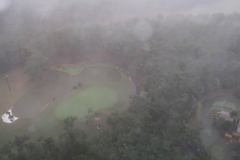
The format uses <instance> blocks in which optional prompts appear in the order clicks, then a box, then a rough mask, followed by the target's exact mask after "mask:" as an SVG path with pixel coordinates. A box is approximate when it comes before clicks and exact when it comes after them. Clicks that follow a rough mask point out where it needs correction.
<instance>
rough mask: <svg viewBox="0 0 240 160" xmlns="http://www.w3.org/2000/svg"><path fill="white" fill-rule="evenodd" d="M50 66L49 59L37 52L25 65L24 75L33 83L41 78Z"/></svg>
mask: <svg viewBox="0 0 240 160" xmlns="http://www.w3.org/2000/svg"><path fill="white" fill-rule="evenodd" d="M48 64H49V63H48V58H47V57H46V56H43V55H42V53H40V52H37V51H35V53H33V54H32V55H31V56H30V57H29V59H28V60H27V62H26V64H25V65H24V72H23V73H24V74H27V75H28V76H29V78H30V81H32V82H33V81H34V80H35V79H36V78H41V76H42V74H43V71H46V69H47V66H48Z"/></svg>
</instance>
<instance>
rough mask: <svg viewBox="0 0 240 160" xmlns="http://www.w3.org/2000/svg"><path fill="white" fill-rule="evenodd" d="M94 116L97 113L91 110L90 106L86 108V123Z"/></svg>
mask: <svg viewBox="0 0 240 160" xmlns="http://www.w3.org/2000/svg"><path fill="white" fill-rule="evenodd" d="M95 116H98V114H97V113H96V112H94V111H93V110H92V108H88V115H86V116H85V118H86V124H88V123H89V122H90V120H91V119H92V118H93V117H95Z"/></svg>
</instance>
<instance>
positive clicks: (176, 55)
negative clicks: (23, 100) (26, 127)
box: [0, 0, 240, 160]
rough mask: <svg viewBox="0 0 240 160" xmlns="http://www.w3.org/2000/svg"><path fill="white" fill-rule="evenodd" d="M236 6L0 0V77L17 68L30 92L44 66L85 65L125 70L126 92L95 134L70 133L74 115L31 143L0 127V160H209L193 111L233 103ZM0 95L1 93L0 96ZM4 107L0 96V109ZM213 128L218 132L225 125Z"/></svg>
mask: <svg viewBox="0 0 240 160" xmlns="http://www.w3.org/2000/svg"><path fill="white" fill-rule="evenodd" d="M239 6H240V1H238V0H229V1H225V0H202V1H198V0H177V1H173V0H172V1H166V0H121V1H120V0H119V1H117V0H88V1H86V0H68V1H66V0H65V1H64V0H41V1H36V0H21V1H20V0H0V73H1V75H6V74H8V73H9V72H10V71H13V70H18V71H19V70H20V71H21V73H23V74H24V75H26V76H27V77H28V78H29V80H28V82H27V84H31V85H33V86H34V85H35V84H36V86H37V85H38V81H41V80H44V79H45V77H46V75H47V73H48V71H50V70H51V67H52V66H59V65H60V66H61V64H79V63H83V62H89V61H94V62H101V63H112V64H115V65H116V66H118V67H120V68H122V69H124V70H126V71H127V72H126V76H127V77H129V79H131V80H132V81H133V83H134V86H135V88H136V92H135V93H134V94H132V95H131V96H130V106H128V109H127V110H126V111H125V112H121V113H120V112H118V111H114V112H111V113H110V111H109V112H107V115H106V120H105V121H104V123H103V124H102V127H103V128H104V125H106V126H108V127H105V129H102V131H101V133H100V130H99V133H97V134H96V135H91V136H88V133H85V131H83V130H82V129H81V127H79V126H78V125H75V126H74V122H77V124H79V123H80V120H77V117H75V115H72V116H71V117H68V118H66V119H64V120H61V121H60V120H57V122H58V124H59V126H61V130H59V129H56V131H59V134H57V135H53V134H49V135H47V134H45V132H44V131H42V132H41V133H42V134H43V135H44V136H43V137H39V138H38V139H37V137H35V136H36V135H34V134H33V133H30V132H29V133H28V132H27V133H26V134H25V132H21V133H19V134H17V133H16V135H15V136H10V135H8V132H7V131H3V128H4V127H6V126H5V125H3V124H0V136H1V137H2V138H0V144H1V145H0V147H2V148H1V150H0V159H3V160H5V159H6V160H8V159H10V160H44V159H46V160H47V159H49V160H57V159H58V160H59V159H62V160H80V159H81V160H101V159H102V160H157V159H159V160H160V159H161V160H210V159H214V158H215V159H218V158H219V157H218V156H215V155H214V154H213V153H212V152H211V151H208V150H207V149H206V148H205V146H204V144H203V140H202V139H201V134H200V133H201V130H202V126H201V122H200V120H199V114H200V113H199V112H201V103H203V101H204V100H203V97H204V96H208V95H211V94H215V93H216V92H217V91H228V90H231V91H232V95H233V96H235V97H236V98H240V14H239V13H238V10H239ZM119 70H120V69H119ZM50 73H52V72H50ZM3 79H4V78H3ZM9 79H10V78H9ZM0 82H1V83H2V82H3V80H2V81H1V79H0ZM75 85H76V84H75ZM84 85H85V84H84V83H83V84H82V83H79V84H78V86H73V88H74V90H77V89H79V88H81V87H82V86H84ZM0 86H1V85H0ZM4 86H5V79H4ZM1 87H2V86H1ZM9 89H10V88H9ZM1 90H4V89H1ZM12 92H14V89H13V91H12ZM224 93H225V92H224ZM0 95H3V97H4V96H5V97H7V96H10V94H9V93H7V90H6V89H5V90H4V93H1V94H0ZM55 99H57V98H56V97H53V101H55ZM9 101H10V100H9ZM7 104H8V102H5V101H4V99H3V98H2V99H1V98H0V107H1V108H4V109H6V108H7V107H8V108H9V106H7ZM119 107H120V106H119ZM2 110H3V109H2ZM2 110H1V109H0V111H1V114H4V112H5V111H2ZM93 112H94V111H92V110H90V109H88V111H86V114H87V116H88V118H87V120H86V124H84V125H86V126H87V125H89V124H88V123H90V125H91V124H92V122H90V120H91V119H92V118H93V117H94V116H95V115H93ZM235 112H237V111H235ZM9 115H10V114H9ZM236 118H237V115H235V120H234V121H233V123H231V124H229V126H231V125H232V126H236V125H237V119H236ZM39 121H40V119H39ZM78 122H79V123H78ZM1 123H2V122H1ZM14 123H15V122H13V124H14ZM216 124H217V125H216V126H217V129H218V131H219V134H221V135H224V134H225V132H227V131H229V130H230V129H229V128H231V127H229V126H227V127H226V123H225V122H221V124H220V122H219V123H218V122H216ZM56 126H57V125H56ZM223 126H224V127H223ZM97 127H99V126H97ZM9 128H10V127H9ZM226 128H227V129H226ZM1 130H2V131H1ZM52 130H54V129H52ZM23 133H24V134H23ZM11 134H12V133H11ZM54 134H55V133H54ZM45 135H47V136H45ZM5 136H6V137H7V138H5ZM30 137H32V138H33V140H30ZM48 137H49V138H48ZM56 137H57V138H56ZM8 140H9V141H8ZM229 146H230V147H229V148H231V153H234V154H231V156H230V157H231V159H234V160H237V159H239V158H240V157H239V154H240V144H239V143H234V144H231V145H229ZM229 153H230V152H229ZM231 159H229V160H231ZM219 160H220V159H219Z"/></svg>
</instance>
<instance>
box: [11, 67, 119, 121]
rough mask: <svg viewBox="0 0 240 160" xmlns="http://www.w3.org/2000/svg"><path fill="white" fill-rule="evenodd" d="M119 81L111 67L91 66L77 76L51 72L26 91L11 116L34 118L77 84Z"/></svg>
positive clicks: (117, 75) (117, 74) (117, 73)
mask: <svg viewBox="0 0 240 160" xmlns="http://www.w3.org/2000/svg"><path fill="white" fill-rule="evenodd" d="M120 79H121V74H120V73H119V72H118V71H117V70H116V69H115V68H112V67H106V66H92V67H86V68H84V69H83V70H82V72H81V73H80V74H79V75H70V74H68V73H64V72H59V71H51V72H49V73H48V75H47V78H46V80H45V82H44V83H43V84H41V85H39V86H37V87H35V88H32V89H30V90H28V91H27V92H26V93H25V94H24V95H23V96H22V97H21V98H20V99H19V100H18V101H17V102H16V104H15V105H14V106H13V109H12V112H13V115H15V116H16V117H20V118H27V117H32V116H35V115H36V114H38V113H40V112H41V111H42V110H43V109H44V107H45V106H46V105H47V104H48V103H49V102H51V101H53V98H60V97H63V96H65V95H68V94H69V93H71V92H72V91H73V87H74V86H78V83H82V85H85V84H86V83H89V82H94V81H95V82H96V81H97V82H114V81H118V80H120Z"/></svg>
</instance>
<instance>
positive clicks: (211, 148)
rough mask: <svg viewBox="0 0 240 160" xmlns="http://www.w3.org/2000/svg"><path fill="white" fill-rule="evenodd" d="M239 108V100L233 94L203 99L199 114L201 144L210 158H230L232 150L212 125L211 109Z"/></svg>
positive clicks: (219, 159)
mask: <svg viewBox="0 0 240 160" xmlns="http://www.w3.org/2000/svg"><path fill="white" fill-rule="evenodd" d="M216 109H218V110H226V111H231V110H233V109H234V110H239V109H240V100H239V99H237V98H235V97H233V96H219V97H217V98H214V99H212V100H208V101H204V102H203V107H202V111H201V114H200V121H201V123H202V124H201V127H202V130H201V138H202V141H203V144H204V146H205V148H206V150H207V152H208V153H209V155H211V159H212V160H232V159H233V157H232V152H231V149H230V147H229V146H228V145H227V144H226V142H225V141H224V139H223V138H222V137H221V135H220V133H219V132H218V131H217V130H216V129H215V128H214V127H213V126H212V123H211V119H210V113H211V112H212V111H213V110H216Z"/></svg>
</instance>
